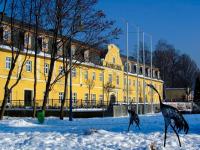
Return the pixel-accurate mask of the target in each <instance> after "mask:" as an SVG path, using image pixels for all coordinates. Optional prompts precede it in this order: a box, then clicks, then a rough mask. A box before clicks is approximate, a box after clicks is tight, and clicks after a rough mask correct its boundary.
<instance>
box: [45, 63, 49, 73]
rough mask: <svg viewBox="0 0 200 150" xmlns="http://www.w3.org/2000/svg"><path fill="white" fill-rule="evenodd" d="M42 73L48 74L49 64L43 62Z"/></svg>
mask: <svg viewBox="0 0 200 150" xmlns="http://www.w3.org/2000/svg"><path fill="white" fill-rule="evenodd" d="M44 73H45V74H48V73H49V64H46V63H45V64H44Z"/></svg>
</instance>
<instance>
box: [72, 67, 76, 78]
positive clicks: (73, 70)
mask: <svg viewBox="0 0 200 150" xmlns="http://www.w3.org/2000/svg"><path fill="white" fill-rule="evenodd" d="M72 77H76V68H73V69H72Z"/></svg>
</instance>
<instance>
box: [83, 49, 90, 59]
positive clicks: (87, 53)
mask: <svg viewBox="0 0 200 150" xmlns="http://www.w3.org/2000/svg"><path fill="white" fill-rule="evenodd" d="M84 59H85V61H86V62H88V61H89V50H86V51H85V52H84Z"/></svg>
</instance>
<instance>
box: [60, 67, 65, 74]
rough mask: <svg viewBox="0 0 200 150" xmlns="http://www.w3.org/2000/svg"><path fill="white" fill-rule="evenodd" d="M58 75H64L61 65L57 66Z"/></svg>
mask: <svg viewBox="0 0 200 150" xmlns="http://www.w3.org/2000/svg"><path fill="white" fill-rule="evenodd" d="M59 75H64V70H63V66H60V67H59Z"/></svg>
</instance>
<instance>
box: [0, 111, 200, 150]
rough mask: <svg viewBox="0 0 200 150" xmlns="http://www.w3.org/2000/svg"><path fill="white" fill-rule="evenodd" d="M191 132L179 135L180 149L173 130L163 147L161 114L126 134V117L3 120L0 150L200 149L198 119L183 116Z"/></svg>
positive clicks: (146, 118)
mask: <svg viewBox="0 0 200 150" xmlns="http://www.w3.org/2000/svg"><path fill="white" fill-rule="evenodd" d="M184 117H185V118H186V120H187V121H188V123H189V126H190V129H189V133H188V134H187V135H185V134H183V133H180V140H181V143H182V147H181V148H180V147H179V145H178V139H177V137H176V135H175V134H174V133H173V132H172V130H171V129H170V128H169V129H168V134H167V143H166V147H165V148H164V147H163V136H164V134H163V127H164V124H163V123H164V122H163V118H162V115H161V114H155V115H150V114H149V115H140V120H141V130H139V129H138V128H137V127H136V126H135V125H134V126H131V129H130V132H127V127H128V121H129V118H128V117H121V118H112V117H108V118H90V119H73V121H72V122H70V121H68V118H65V119H64V120H59V119H58V118H55V117H49V118H46V120H45V123H44V124H39V123H38V121H37V120H36V119H32V118H15V117H4V120H3V121H0V139H1V140H0V149H2V150H3V149H7V150H15V149H23V150H30V149H31V150H36V149H48V150H50V149H52V150H54V149H59V150H60V149H61V150H62V149H64V150H73V149H75V150H99V149H100V150H101V149H102V150H115V149H118V150H119V149H121V150H130V149H132V150H146V149H150V146H152V147H154V148H156V149H163V150H172V149H173V150H174V149H175V150H176V149H181V150H198V149H200V115H184Z"/></svg>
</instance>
